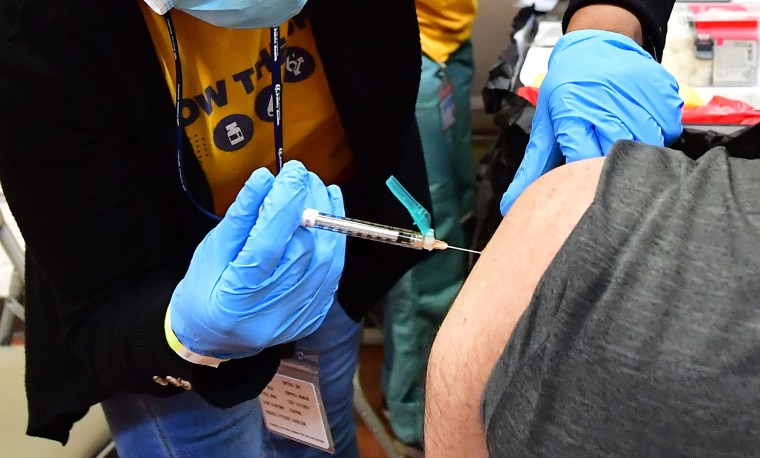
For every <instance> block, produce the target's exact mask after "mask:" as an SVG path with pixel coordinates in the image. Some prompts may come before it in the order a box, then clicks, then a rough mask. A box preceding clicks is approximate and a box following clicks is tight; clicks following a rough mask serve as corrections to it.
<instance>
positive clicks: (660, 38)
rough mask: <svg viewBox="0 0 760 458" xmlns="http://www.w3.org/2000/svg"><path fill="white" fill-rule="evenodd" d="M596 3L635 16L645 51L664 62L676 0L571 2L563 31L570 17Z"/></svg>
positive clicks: (574, 0) (592, 0)
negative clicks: (641, 33)
mask: <svg viewBox="0 0 760 458" xmlns="http://www.w3.org/2000/svg"><path fill="white" fill-rule="evenodd" d="M595 3H605V4H609V5H617V6H620V7H622V8H625V9H627V10H629V11H630V12H632V13H633V14H635V15H636V17H638V18H639V21H640V22H641V27H642V29H643V31H644V49H646V50H647V51H648V52H649V53H650V54H652V56H653V57H654V58H655V59H657V60H658V61H661V60H662V50H663V49H664V48H665V34H666V33H667V32H668V19H669V18H670V13H671V11H672V10H673V5H674V4H675V0H605V1H599V0H570V5H569V6H568V8H567V12H566V13H565V17H564V20H563V21H562V26H563V29H567V23H568V21H569V20H570V17H571V16H572V15H573V14H574V13H575V12H576V11H578V10H579V9H581V8H583V7H584V6H588V5H593V4H595Z"/></svg>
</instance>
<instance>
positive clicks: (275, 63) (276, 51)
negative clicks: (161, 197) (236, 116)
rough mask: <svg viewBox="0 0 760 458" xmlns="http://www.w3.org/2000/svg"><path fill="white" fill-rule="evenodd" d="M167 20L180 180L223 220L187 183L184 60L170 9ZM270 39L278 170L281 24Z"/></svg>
mask: <svg viewBox="0 0 760 458" xmlns="http://www.w3.org/2000/svg"><path fill="white" fill-rule="evenodd" d="M164 20H165V21H166V28H167V30H168V31H169V40H170V41H171V45H172V53H173V55H174V70H175V72H174V73H175V79H176V87H175V100H174V107H175V112H174V113H175V119H176V125H175V134H176V135H175V141H176V145H175V150H176V153H177V170H178V173H179V182H180V184H181V186H182V190H183V191H184V192H185V195H187V197H188V198H189V199H190V202H191V203H192V204H193V206H194V207H195V208H196V209H197V210H198V211H200V212H201V213H203V214H204V215H206V216H207V217H209V218H211V219H213V220H215V221H219V220H221V219H222V218H221V217H219V216H217V215H215V214H214V213H212V212H210V211H208V210H206V209H205V208H203V206H202V205H201V204H200V202H198V200H196V199H195V196H193V193H192V191H191V190H190V188H189V186H188V185H187V178H186V176H185V167H184V158H183V153H184V152H183V147H184V128H183V127H182V108H181V105H180V103H181V102H182V61H181V59H180V56H179V46H178V44H177V33H176V31H175V29H174V22H173V21H172V16H171V12H169V11H167V12H166V14H164ZM270 41H271V51H272V101H273V105H274V150H275V168H276V170H277V173H279V172H280V170H281V169H282V155H283V137H282V73H281V71H282V70H281V69H282V56H281V54H280V28H279V27H271V28H270Z"/></svg>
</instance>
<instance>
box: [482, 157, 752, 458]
mask: <svg viewBox="0 0 760 458" xmlns="http://www.w3.org/2000/svg"><path fill="white" fill-rule="evenodd" d="M758 302H760V160H755V161H750V160H745V159H736V158H730V157H728V155H727V154H726V151H725V150H724V149H723V148H715V149H713V150H711V151H709V152H708V153H706V154H705V155H704V156H702V157H701V158H700V159H699V160H697V161H693V160H691V159H689V158H687V157H685V156H684V155H683V154H681V153H680V152H676V151H672V150H668V149H665V148H653V147H646V146H643V145H641V144H637V143H634V142H621V143H619V144H617V145H616V146H615V147H614V148H613V149H612V151H611V152H610V155H609V157H608V158H607V161H606V163H605V166H604V169H603V171H602V176H601V180H600V182H599V188H598V191H597V194H596V197H595V199H594V202H593V204H592V205H591V207H590V208H589V209H588V211H587V212H586V213H585V215H584V216H583V217H582V219H581V220H580V222H579V224H578V225H577V227H576V228H575V230H574V231H573V232H572V234H571V235H570V237H569V238H568V240H567V242H566V243H565V244H564V246H563V247H562V249H561V250H560V252H559V253H558V255H557V256H556V258H555V259H554V260H553V261H552V263H551V265H550V266H549V268H548V270H547V271H546V273H545V274H544V276H543V278H542V279H541V281H540V282H539V284H538V287H537V288H536V291H535V293H534V295H533V299H532V301H531V303H530V305H529V307H528V309H527V310H526V311H525V313H524V314H523V316H522V318H521V319H520V321H519V323H518V324H517V327H516V328H515V330H514V332H513V334H512V336H511V339H510V341H509V343H508V345H507V347H506V349H505V351H504V353H503V354H502V356H501V357H500V359H499V360H498V362H497V364H496V366H495V367H494V369H493V372H492V373H491V378H490V380H489V382H488V384H487V386H486V390H485V394H484V399H483V405H482V407H483V422H484V426H485V431H486V440H487V443H488V449H489V451H490V455H491V456H492V457H525V456H542V457H559V456H571V457H582V456H605V457H607V456H636V457H638V456H642V457H652V456H668V457H671V456H674V457H675V456H685V457H693V456H705V457H719V456H760V306H758Z"/></svg>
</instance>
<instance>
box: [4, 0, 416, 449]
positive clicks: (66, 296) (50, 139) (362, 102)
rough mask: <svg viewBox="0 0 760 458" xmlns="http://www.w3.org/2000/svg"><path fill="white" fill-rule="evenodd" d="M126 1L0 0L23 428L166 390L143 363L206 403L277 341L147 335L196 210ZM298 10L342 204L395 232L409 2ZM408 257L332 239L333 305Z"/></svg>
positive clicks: (157, 325)
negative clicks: (22, 311) (336, 122)
mask: <svg viewBox="0 0 760 458" xmlns="http://www.w3.org/2000/svg"><path fill="white" fill-rule="evenodd" d="M139 1H142V0H109V1H95V0H58V1H54V2H48V1H41V0H3V1H2V2H0V110H1V113H2V122H1V123H0V139H1V140H0V181H1V182H2V186H3V190H4V192H5V194H6V197H7V200H8V203H9V204H10V207H11V210H12V211H13V214H14V216H15V218H16V220H17V222H18V224H19V226H20V228H21V231H22V233H23V235H24V238H25V240H26V243H27V258H28V260H27V262H28V267H27V290H28V292H27V301H26V302H27V323H26V325H27V328H26V339H27V340H26V345H27V379H26V384H27V393H28V400H29V427H28V433H29V434H31V435H37V436H42V437H48V438H52V439H56V440H60V441H63V442H65V441H66V439H67V437H68V431H69V429H70V427H71V425H72V424H73V422H75V421H76V420H78V419H79V418H81V417H82V416H83V415H84V413H85V412H86V410H87V408H88V407H89V406H91V405H93V404H95V403H97V402H99V401H101V400H103V399H105V398H106V397H107V396H109V395H110V394H112V393H114V392H116V391H134V392H147V393H153V394H157V395H169V394H174V393H176V392H178V391H179V390H178V389H176V388H164V387H160V386H158V385H157V384H155V383H154V382H152V376H154V375H159V376H166V375H173V376H178V377H182V378H184V379H187V380H190V381H191V382H192V383H193V386H194V389H195V390H196V391H197V392H198V393H200V394H201V395H202V396H203V397H204V398H206V399H207V400H208V401H209V402H211V403H212V404H214V405H219V406H228V405H234V404H236V403H239V402H241V401H243V400H247V399H251V398H253V397H255V396H257V395H258V393H259V392H260V391H261V389H262V388H263V386H264V385H265V384H266V383H267V382H268V381H269V380H270V379H271V377H272V375H273V373H274V371H275V370H276V367H277V365H278V363H279V359H280V358H281V356H282V354H283V353H284V351H285V350H286V349H283V348H282V347H277V348H272V349H268V350H266V351H264V352H262V353H261V354H259V355H257V356H254V357H251V358H246V359H241V360H235V361H230V362H227V363H223V364H222V365H221V366H220V368H219V369H212V368H207V367H203V366H196V365H193V364H190V363H187V362H185V361H184V360H182V359H180V358H179V357H178V356H176V355H175V354H174V353H173V352H172V351H171V350H170V349H169V347H168V346H167V344H166V343H165V339H164V333H163V328H162V326H163V317H164V313H165V310H166V306H167V304H168V303H169V298H170V295H171V293H172V291H173V289H174V287H175V286H176V284H177V282H178V281H179V280H180V279H181V278H182V276H183V274H184V272H185V271H186V269H187V266H188V264H189V260H190V257H191V256H192V253H193V250H194V248H195V246H196V245H197V244H198V242H199V241H200V240H201V238H202V237H203V236H204V235H205V234H206V233H207V232H208V231H209V229H210V228H211V227H212V226H213V222H211V221H210V220H207V219H206V218H205V217H204V216H202V215H201V214H200V213H198V212H197V211H196V210H194V209H193V207H192V206H191V205H190V204H189V202H188V200H187V198H186V196H185V195H184V194H183V192H182V190H181V188H180V184H179V180H178V174H177V166H176V162H175V157H174V151H175V145H174V140H173V138H174V119H175V118H174V108H173V100H172V98H171V96H170V93H169V90H168V89H167V86H166V83H165V81H164V78H163V73H162V70H161V68H160V67H159V65H158V60H157V58H156V55H155V51H154V48H153V44H152V42H151V39H150V36H149V34H148V31H147V28H146V25H145V23H144V20H143V17H142V15H141V12H140V10H139V6H138V2H139ZM304 14H307V15H308V16H309V17H310V19H311V23H312V27H313V31H314V35H315V39H316V42H317V46H318V48H319V53H320V56H321V58H322V61H323V63H324V67H325V72H326V74H327V78H328V81H329V84H330V89H331V91H332V94H333V97H334V99H335V103H336V106H337V109H338V113H339V115H340V117H341V120H342V122H343V125H344V129H345V132H346V135H347V137H348V141H349V145H350V147H351V150H352V152H353V155H354V161H355V166H356V170H357V173H356V177H355V179H353V180H352V181H351V182H350V183H348V184H346V185H344V186H343V191H344V195H345V202H346V212H347V214H348V215H349V216H352V217H355V218H360V219H367V220H373V221H379V222H384V223H386V224H392V225H396V226H405V227H409V225H410V222H411V221H410V218H409V216H408V215H407V214H406V213H405V211H404V209H403V208H402V207H401V205H400V204H398V203H397V202H396V201H395V199H394V198H393V196H392V195H391V193H390V192H389V191H388V190H387V189H386V187H385V185H384V180H385V179H386V178H387V177H388V176H389V175H391V174H393V175H396V177H397V178H399V180H400V181H401V182H402V183H404V185H406V186H408V187H409V188H410V190H411V191H412V193H413V194H414V195H415V196H416V197H418V198H419V199H420V200H421V202H422V203H423V205H425V206H426V207H427V208H430V206H429V195H428V191H427V181H426V177H425V168H424V163H423V156H422V153H421V147H420V143H419V135H418V133H417V130H416V124H415V121H414V105H415V100H416V94H417V88H418V84H419V73H420V44H419V31H418V27H417V22H416V14H415V8H414V2H413V0H394V1H389V2H381V3H378V2H369V1H367V0H310V2H309V4H308V5H307V8H306V10H305V12H304ZM185 151H187V152H189V153H188V154H187V157H186V161H185V162H186V166H187V167H188V168H189V170H188V173H189V174H190V175H191V182H192V183H194V185H193V186H194V188H195V189H194V193H197V194H198V195H202V194H203V193H204V192H207V189H206V190H204V189H203V187H204V183H205V182H204V180H203V179H202V174H201V173H200V168H199V167H198V165H197V163H195V162H194V161H195V159H194V155H193V154H192V152H191V151H192V150H191V148H190V147H189V145H186V147H185ZM193 177H195V178H194V179H193ZM419 258H420V255H419V254H417V253H415V252H412V251H411V250H404V249H401V248H396V247H391V246H386V245H382V246H381V245H378V244H374V243H371V242H363V241H357V240H350V241H349V245H348V248H347V260H346V268H345V272H344V274H343V279H342V283H341V288H340V292H339V296H340V300H341V303H342V304H343V306H344V307H345V308H346V310H347V311H348V313H349V314H350V315H351V316H352V317H353V318H355V319H358V318H360V317H361V316H362V315H363V314H364V313H365V311H366V310H367V309H368V308H370V307H372V306H373V305H374V304H375V302H376V301H377V299H378V298H379V297H380V296H381V295H382V294H383V293H384V292H385V291H386V290H387V289H388V288H389V287H390V286H392V284H393V283H394V282H395V280H396V279H398V278H399V277H400V276H401V275H402V273H403V272H405V271H406V270H407V269H408V268H409V267H410V266H412V265H413V264H414V263H415V262H416V261H417V260H418V259H419Z"/></svg>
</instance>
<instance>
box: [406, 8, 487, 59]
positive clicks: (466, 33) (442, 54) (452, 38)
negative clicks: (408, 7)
mask: <svg viewBox="0 0 760 458" xmlns="http://www.w3.org/2000/svg"><path fill="white" fill-rule="evenodd" d="M416 4H417V19H418V20H419V23H420V41H421V42H422V52H424V53H425V54H427V55H428V56H429V57H430V58H431V59H433V60H434V61H436V62H441V63H443V62H446V61H447V60H448V58H449V56H450V55H451V53H453V52H454V51H456V50H457V48H459V46H460V45H461V44H462V42H463V41H465V40H467V39H469V38H470V35H472V23H473V22H474V21H475V11H476V10H477V8H478V0H417V2H416Z"/></svg>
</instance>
